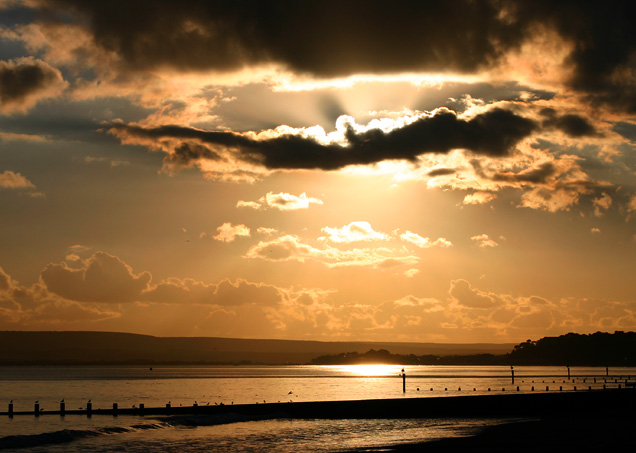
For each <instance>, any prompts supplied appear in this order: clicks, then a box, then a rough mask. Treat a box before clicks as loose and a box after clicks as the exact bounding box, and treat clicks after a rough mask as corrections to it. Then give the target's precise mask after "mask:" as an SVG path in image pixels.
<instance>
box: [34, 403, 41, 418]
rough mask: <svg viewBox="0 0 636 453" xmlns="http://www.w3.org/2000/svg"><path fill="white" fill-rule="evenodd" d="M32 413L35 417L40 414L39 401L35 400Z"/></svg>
mask: <svg viewBox="0 0 636 453" xmlns="http://www.w3.org/2000/svg"><path fill="white" fill-rule="evenodd" d="M33 413H34V414H35V416H36V417H39V416H40V403H39V402H37V401H36V402H35V405H34V407H33Z"/></svg>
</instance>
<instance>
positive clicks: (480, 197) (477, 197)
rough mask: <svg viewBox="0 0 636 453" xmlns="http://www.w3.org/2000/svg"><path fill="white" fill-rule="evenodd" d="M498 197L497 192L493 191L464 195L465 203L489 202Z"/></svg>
mask: <svg viewBox="0 0 636 453" xmlns="http://www.w3.org/2000/svg"><path fill="white" fill-rule="evenodd" d="M495 198H497V194H494V193H491V192H475V193H471V194H468V195H466V196H465V197H464V201H463V203H464V204H487V203H490V202H491V201H492V200H494V199H495Z"/></svg>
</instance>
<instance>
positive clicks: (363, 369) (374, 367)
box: [333, 364, 403, 377]
mask: <svg viewBox="0 0 636 453" xmlns="http://www.w3.org/2000/svg"><path fill="white" fill-rule="evenodd" d="M333 368H334V369H335V370H338V371H341V372H345V373H348V374H351V375H352V376H368V377H372V376H373V377H377V376H398V375H399V374H401V372H402V368H403V367H402V366H401V365H382V364H364V365H336V366H334V367H333Z"/></svg>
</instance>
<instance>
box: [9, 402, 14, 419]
mask: <svg viewBox="0 0 636 453" xmlns="http://www.w3.org/2000/svg"><path fill="white" fill-rule="evenodd" d="M9 417H13V400H11V401H10V402H9Z"/></svg>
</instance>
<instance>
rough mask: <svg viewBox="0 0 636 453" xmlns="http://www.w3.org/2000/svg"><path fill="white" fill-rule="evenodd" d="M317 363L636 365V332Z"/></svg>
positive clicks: (349, 355)
mask: <svg viewBox="0 0 636 453" xmlns="http://www.w3.org/2000/svg"><path fill="white" fill-rule="evenodd" d="M311 363H312V364H314V365H354V364H371V363H384V364H396V365H541V366H550V365H554V366H564V365H568V366H636V333H635V332H615V333H613V334H610V333H602V332H597V333H594V334H590V335H579V334H575V333H569V334H567V335H562V336H560V337H545V338H542V339H540V340H538V341H532V340H527V341H526V342H524V343H520V344H518V345H516V346H514V348H513V350H512V351H511V352H509V353H506V354H487V353H483V354H469V355H457V354H446V355H437V354H426V355H420V356H418V355H416V354H408V355H405V354H392V353H391V352H389V351H388V350H386V349H380V350H375V349H370V350H369V351H367V352H366V353H363V354H360V353H358V352H356V351H352V352H346V353H342V352H341V353H340V354H335V355H324V356H320V357H316V358H314V359H312V360H311Z"/></svg>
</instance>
